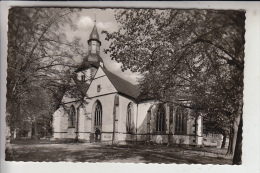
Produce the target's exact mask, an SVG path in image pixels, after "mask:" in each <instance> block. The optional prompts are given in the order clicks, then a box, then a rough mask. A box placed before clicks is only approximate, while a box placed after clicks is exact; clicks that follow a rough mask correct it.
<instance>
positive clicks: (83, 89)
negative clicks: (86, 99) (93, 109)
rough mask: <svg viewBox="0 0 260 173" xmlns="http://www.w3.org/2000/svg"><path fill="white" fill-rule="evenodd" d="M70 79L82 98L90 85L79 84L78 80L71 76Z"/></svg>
mask: <svg viewBox="0 0 260 173" xmlns="http://www.w3.org/2000/svg"><path fill="white" fill-rule="evenodd" d="M72 79H73V81H74V82H75V84H76V86H77V88H78V89H79V91H80V92H81V94H82V95H83V96H85V95H86V93H87V91H88V88H89V86H90V85H89V84H88V83H86V82H81V81H80V80H78V79H77V77H76V76H73V77H72Z"/></svg>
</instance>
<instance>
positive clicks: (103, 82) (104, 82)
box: [87, 68, 117, 97]
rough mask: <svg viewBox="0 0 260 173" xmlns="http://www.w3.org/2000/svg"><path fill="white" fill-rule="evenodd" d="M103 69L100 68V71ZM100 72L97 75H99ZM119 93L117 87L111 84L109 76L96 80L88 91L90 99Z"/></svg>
mask: <svg viewBox="0 0 260 173" xmlns="http://www.w3.org/2000/svg"><path fill="white" fill-rule="evenodd" d="M100 69H101V68H99V70H100ZM99 70H98V72H97V73H99ZM98 85H100V87H101V89H100V91H99V92H98ZM115 92H117V91H116V89H115V87H114V86H113V85H112V84H111V82H110V80H109V79H108V77H107V76H103V77H100V78H95V79H94V80H93V81H92V83H91V85H90V87H89V89H88V91H87V96H88V97H96V96H100V95H105V94H109V93H115Z"/></svg>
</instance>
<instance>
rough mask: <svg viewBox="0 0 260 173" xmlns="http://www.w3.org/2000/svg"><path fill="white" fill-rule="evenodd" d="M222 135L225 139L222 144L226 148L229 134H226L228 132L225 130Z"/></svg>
mask: <svg viewBox="0 0 260 173" xmlns="http://www.w3.org/2000/svg"><path fill="white" fill-rule="evenodd" d="M222 135H223V141H222V144H221V148H225V145H226V139H227V134H226V132H225V131H224V132H223V133H222Z"/></svg>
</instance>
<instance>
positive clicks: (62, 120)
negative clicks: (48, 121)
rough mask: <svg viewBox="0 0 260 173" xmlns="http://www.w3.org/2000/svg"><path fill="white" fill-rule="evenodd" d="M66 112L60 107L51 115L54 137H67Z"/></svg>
mask: <svg viewBox="0 0 260 173" xmlns="http://www.w3.org/2000/svg"><path fill="white" fill-rule="evenodd" d="M67 127H68V114H67V113H66V111H65V110H64V108H62V107H60V108H59V109H58V110H57V111H55V113H54V116H53V129H54V130H53V131H54V134H53V135H54V136H53V137H54V138H67Z"/></svg>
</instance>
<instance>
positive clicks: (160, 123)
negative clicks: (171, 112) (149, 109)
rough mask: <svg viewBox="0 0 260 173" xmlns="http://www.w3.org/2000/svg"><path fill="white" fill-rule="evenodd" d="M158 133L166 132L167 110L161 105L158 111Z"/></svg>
mask: <svg viewBox="0 0 260 173" xmlns="http://www.w3.org/2000/svg"><path fill="white" fill-rule="evenodd" d="M156 131H157V132H164V131H165V109H164V106H163V105H159V107H158V110H157V119H156Z"/></svg>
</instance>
